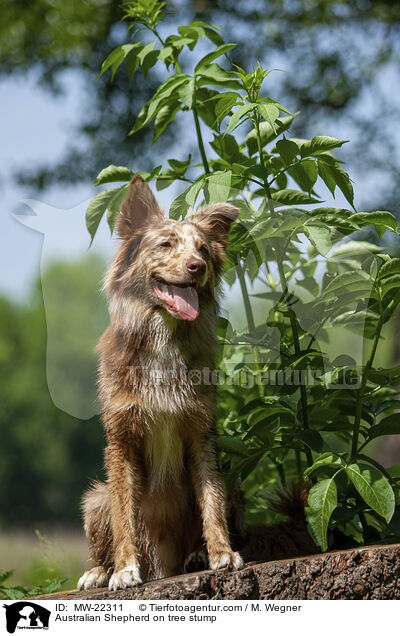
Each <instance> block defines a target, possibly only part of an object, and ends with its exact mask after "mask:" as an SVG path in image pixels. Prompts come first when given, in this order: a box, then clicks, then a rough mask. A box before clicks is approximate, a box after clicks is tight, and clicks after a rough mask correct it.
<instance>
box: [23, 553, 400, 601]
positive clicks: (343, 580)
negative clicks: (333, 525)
mask: <svg viewBox="0 0 400 636" xmlns="http://www.w3.org/2000/svg"><path fill="white" fill-rule="evenodd" d="M33 598H40V599H42V600H45V599H48V600H58V599H64V600H76V599H82V600H89V599H90V600H94V599H98V600H127V599H144V600H146V599H149V600H150V599H151V600H159V599H160V600H195V599H196V600H210V599H212V600H245V599H249V600H253V599H276V600H290V599H293V600H306V599H400V544H396V545H386V546H370V547H363V548H356V549H352V550H342V551H338V552H328V553H325V554H315V555H312V556H306V557H298V558H293V559H285V560H281V561H270V562H268V563H250V564H247V565H246V566H245V567H244V569H243V570H239V571H237V572H230V571H227V570H218V571H216V572H214V571H211V570H207V571H204V572H195V573H193V574H184V575H181V576H175V577H172V578H168V579H160V580H157V581H151V582H149V583H145V584H144V585H140V586H139V587H135V588H130V589H125V590H117V591H116V592H109V591H108V589H107V588H101V589H91V590H85V591H82V592H77V591H75V590H73V591H68V592H59V593H57V594H47V595H44V596H40V597H39V596H37V597H33Z"/></svg>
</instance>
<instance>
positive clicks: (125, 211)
mask: <svg viewBox="0 0 400 636" xmlns="http://www.w3.org/2000/svg"><path fill="white" fill-rule="evenodd" d="M162 218H163V215H162V212H161V210H160V208H159V206H158V203H157V201H156V200H155V198H154V195H153V193H152V191H151V190H150V188H149V186H148V185H147V183H146V182H145V181H144V180H143V179H142V177H140V176H139V175H135V176H134V177H133V179H132V181H131V185H130V188H129V192H128V196H127V197H126V199H125V201H124V202H123V204H122V207H121V213H120V215H119V217H118V221H117V224H116V229H117V232H118V235H119V236H120V237H121V238H122V239H125V240H127V239H130V238H132V237H133V236H134V235H137V234H138V233H139V232H140V231H142V230H144V228H145V227H146V225H150V224H151V223H153V222H154V221H155V220H156V219H162Z"/></svg>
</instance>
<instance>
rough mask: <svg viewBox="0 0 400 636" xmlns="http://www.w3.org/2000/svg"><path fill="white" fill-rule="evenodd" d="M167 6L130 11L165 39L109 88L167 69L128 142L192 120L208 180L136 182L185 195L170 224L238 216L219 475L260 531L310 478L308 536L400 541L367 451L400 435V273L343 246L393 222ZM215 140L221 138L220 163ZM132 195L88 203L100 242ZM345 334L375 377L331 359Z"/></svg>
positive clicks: (328, 140) (174, 164)
mask: <svg viewBox="0 0 400 636" xmlns="http://www.w3.org/2000/svg"><path fill="white" fill-rule="evenodd" d="M164 5H165V3H162V2H161V3H160V2H156V1H155V0H150V1H148V0H138V1H137V2H131V3H128V5H126V7H127V8H126V18H127V19H129V20H130V21H131V22H132V25H133V24H135V23H136V24H139V25H142V27H144V28H145V29H147V31H149V32H151V33H152V34H153V35H154V38H155V40H154V41H151V42H146V43H145V42H143V41H140V42H131V43H127V44H122V45H121V46H118V47H117V48H116V49H114V50H113V51H112V52H111V53H110V55H109V56H108V57H107V59H106V60H105V61H104V63H103V65H102V69H101V73H104V72H106V71H111V74H112V76H114V75H115V73H116V72H117V71H118V70H119V69H120V67H121V66H122V64H125V70H126V73H127V74H128V76H129V78H130V79H132V77H133V75H134V74H135V73H136V72H137V71H138V70H139V69H140V70H141V72H142V73H144V75H146V74H147V73H148V72H149V71H150V69H151V68H152V67H153V66H155V65H156V64H157V65H158V66H163V67H165V68H166V69H167V71H168V72H169V75H168V78H167V79H166V80H165V81H164V82H163V83H162V84H161V85H160V86H159V88H158V89H157V91H156V93H155V94H154V95H153V97H152V98H151V100H150V101H149V102H147V103H146V104H145V105H144V106H143V108H142V110H141V112H140V113H139V115H138V117H137V118H136V121H135V123H134V126H133V128H132V130H131V131H130V134H134V133H136V132H137V131H139V130H141V129H142V128H143V127H144V126H148V125H149V124H150V123H151V122H152V123H153V129H154V137H153V140H154V141H156V140H157V139H158V138H159V137H160V136H161V135H162V134H163V133H164V131H165V129H166V128H167V126H169V125H170V124H171V122H173V120H174V119H175V118H176V116H177V114H178V113H180V114H181V115H180V116H182V117H184V116H186V117H187V116H188V114H189V113H191V115H190V116H191V117H192V118H193V125H194V130H195V132H196V137H197V143H198V150H199V154H200V156H201V161H202V163H201V165H198V164H196V163H193V160H192V157H191V156H189V157H188V158H187V159H185V158H182V157H181V158H180V159H175V158H171V159H169V160H168V164H169V167H167V168H163V167H162V165H158V166H156V167H155V168H154V169H153V170H152V171H151V172H140V173H138V174H140V175H141V176H142V177H143V178H144V179H145V180H146V181H154V182H155V184H156V187H157V189H159V190H161V189H163V188H166V187H168V186H169V185H171V184H172V183H176V182H177V181H182V182H183V183H184V184H185V189H184V190H183V191H182V192H181V193H180V194H179V196H178V197H177V198H176V199H175V200H174V201H173V203H172V205H171V208H170V212H169V214H170V216H171V217H172V218H175V219H179V218H183V217H184V216H185V215H186V213H187V211H188V210H189V208H193V207H194V206H195V205H196V204H201V203H202V202H205V203H212V202H218V201H222V200H224V201H226V200H228V199H229V200H230V201H232V202H234V203H235V205H237V206H238V207H239V208H240V209H241V215H240V223H236V224H235V226H234V228H233V230H232V232H231V237H230V245H229V251H228V261H227V266H226V271H225V280H226V283H227V284H228V285H230V286H233V285H235V284H237V285H238V286H239V287H240V290H241V294H242V297H243V306H244V309H245V314H246V320H247V327H246V329H245V330H244V331H243V330H242V331H238V330H235V329H234V328H233V326H232V325H231V324H230V323H229V322H228V321H227V320H226V319H222V318H221V319H220V324H219V330H218V333H219V337H220V340H221V344H222V350H223V355H222V356H221V360H220V367H219V368H220V371H221V372H225V373H226V374H227V375H226V380H227V381H226V382H225V384H223V385H222V386H221V387H220V391H219V423H218V425H219V432H220V436H219V439H218V445H219V447H220V450H221V458H220V461H221V468H222V470H223V471H224V472H225V473H226V474H227V479H228V483H229V482H231V481H233V480H235V479H237V478H238V477H240V478H241V479H242V480H245V486H246V489H247V495H248V497H249V499H250V501H251V508H252V514H253V516H252V518H253V519H263V518H265V517H264V512H263V507H265V503H264V501H263V493H264V491H265V488H266V487H268V486H269V485H271V484H273V483H276V482H277V480H278V479H279V480H280V481H281V482H282V483H283V484H285V483H287V481H288V480H289V479H292V478H298V477H302V478H303V479H304V480H305V482H306V483H307V484H308V486H309V487H310V491H309V496H308V501H307V506H306V515H307V519H308V523H309V527H310V531H311V533H312V535H313V537H314V538H315V540H316V541H317V543H318V544H319V545H320V547H321V549H322V550H326V549H327V548H328V545H332V544H333V545H337V542H338V541H342V542H343V540H345V538H346V537H349V538H350V541H353V542H358V543H363V542H367V541H368V542H371V541H378V540H384V541H388V540H391V539H394V538H395V537H399V536H400V525H399V521H400V517H399V507H398V506H396V501H397V500H398V497H399V487H398V483H399V479H400V465H396V466H393V467H392V468H390V469H384V468H383V467H382V466H381V465H380V464H379V463H377V462H376V461H375V459H374V458H373V457H371V456H370V455H367V454H366V452H365V448H366V447H367V446H368V445H369V444H370V443H371V442H372V441H373V440H375V439H376V438H378V437H380V436H382V435H388V434H393V433H400V415H399V414H398V401H397V391H396V388H395V387H396V385H398V384H399V381H400V367H395V368H388V369H386V368H376V367H375V366H374V360H375V357H376V352H377V347H378V345H379V343H380V341H381V339H382V329H383V328H384V325H386V323H388V321H389V320H390V319H391V318H392V317H393V315H394V313H395V310H396V308H397V306H398V304H399V302H400V288H399V283H400V259H399V258H392V257H391V256H390V255H389V253H388V250H387V249H384V248H383V247H379V245H375V244H371V243H368V242H366V241H360V240H357V241H354V240H346V241H344V242H343V238H347V237H351V235H353V234H354V233H357V236H356V238H358V239H359V238H360V234H359V233H360V232H362V231H364V228H371V227H372V228H375V230H376V232H377V233H378V235H379V237H380V238H382V236H383V234H384V233H385V232H387V231H388V232H390V233H392V234H394V235H398V233H399V227H398V223H397V220H396V218H395V217H394V216H393V215H392V214H391V213H390V212H387V211H376V212H368V213H366V212H357V211H356V209H355V207H354V193H353V186H352V182H351V179H350V177H349V175H348V174H347V172H345V170H344V169H343V166H342V162H341V161H340V160H339V159H338V158H337V157H336V154H334V153H335V152H336V150H337V149H339V148H340V147H341V146H342V145H343V144H344V143H345V141H344V140H340V139H334V138H332V137H328V136H315V137H313V138H312V139H295V138H290V136H289V135H290V133H289V131H290V126H291V124H292V122H293V120H294V118H295V117H296V116H297V113H291V112H289V110H287V109H286V108H285V107H284V106H282V105H281V104H280V103H279V102H277V101H276V100H275V99H272V98H270V97H266V96H265V93H264V91H263V88H264V84H265V83H266V82H265V81H266V80H267V78H268V81H269V75H270V73H271V71H267V70H265V69H263V68H262V67H261V66H260V65H258V66H257V68H256V69H255V70H254V71H252V72H250V73H247V72H246V71H245V70H243V69H242V68H239V67H237V66H234V65H233V67H232V65H231V64H230V65H229V70H227V69H226V68H225V67H223V66H221V64H220V63H219V62H220V61H221V58H223V59H224V60H225V66H226V63H228V64H229V58H228V54H229V52H230V51H232V49H234V47H235V44H233V43H225V41H224V39H223V37H222V35H221V33H220V30H219V29H218V28H217V27H216V26H213V25H209V24H206V23H205V22H201V21H196V22H192V23H191V24H190V25H189V26H180V27H179V28H178V32H177V34H172V35H169V36H168V37H166V38H162V37H161V35H160V32H159V22H160V21H161V19H162V15H163V9H164ZM207 41H208V42H209V43H210V45H212V46H213V48H212V49H211V50H210V51H209V52H208V53H206V54H205V55H204V56H203V57H201V58H200V59H196V63H195V65H194V69H193V70H192V71H191V72H190V73H189V72H188V73H186V72H183V71H182V69H181V64H182V66H183V63H184V64H185V66H184V68H185V69H186V67H187V66H188V63H187V62H186V61H185V60H186V59H188V60H189V61H190V60H191V59H193V57H194V55H192V54H190V55H189V54H188V53H189V52H190V51H193V50H194V49H196V47H199V43H200V42H202V43H203V44H202V45H201V47H202V50H203V48H204V42H207ZM217 60H219V61H218V62H217ZM185 111H187V113H188V114H186V115H185ZM204 126H205V127H206V129H207V134H208V135H209V134H211V133H212V135H213V139H212V141H211V142H210V143H209V146H210V147H211V149H212V150H210V148H208V146H207V149H206V144H205V142H204V140H203V132H202V128H204ZM243 130H246V133H247V134H246V135H244V134H243V135H242V131H243ZM211 153H212V154H211ZM132 176H133V173H132V171H131V170H130V169H129V168H128V167H123V166H114V165H111V166H108V167H106V168H105V169H104V170H102V171H101V172H100V174H99V175H98V177H97V180H96V182H95V184H96V185H102V184H106V183H111V182H122V183H124V182H128V181H130V179H131V178H132ZM317 185H318V186H322V187H323V188H324V186H326V189H327V191H328V192H329V193H330V194H331V195H332V196H333V197H334V196H335V193H337V192H338V191H340V192H341V193H342V195H343V197H344V199H345V200H346V201H347V203H348V206H349V207H348V208H346V209H344V208H336V207H323V205H322V203H323V202H322V201H321V198H320V196H319V195H318V193H317V192H316V190H315V188H316V186H317ZM128 187H129V185H128V184H127V183H124V185H121V186H118V187H117V188H112V189H110V190H105V191H102V192H100V193H99V194H97V196H95V197H94V199H93V200H92V201H91V203H90V205H89V207H88V210H87V227H88V230H89V232H90V235H91V237H92V240H93V238H94V236H95V233H96V230H97V228H98V225H99V223H100V221H101V218H102V216H103V215H104V213H105V212H106V211H108V212H107V221H108V224H109V226H110V229H111V231H112V230H113V228H114V223H115V220H116V217H117V215H118V213H119V210H120V206H121V203H122V201H123V199H124V198H125V196H126V193H127V189H128ZM328 192H327V193H328ZM249 289H253V290H254V291H257V293H255V294H253V295H251V294H250V292H249ZM260 289H261V291H259V290H260ZM254 296H255V298H256V300H255V301H254V302H252V297H254ZM255 302H256V303H257V308H258V309H257V315H261V319H260V320H258V319H256V311H255V307H256V305H255ZM260 303H264V305H260ZM260 307H262V309H260ZM260 312H262V313H261V314H260ZM338 328H340V329H346V330H348V331H349V332H350V333H351V334H357V335H358V336H362V340H363V343H365V344H367V345H368V348H369V352H368V353H367V356H366V362H365V364H357V362H356V360H355V359H354V358H353V357H352V356H349V355H348V354H341V355H337V352H336V355H328V349H329V346H328V345H329V341H330V339H331V344H332V338H333V340H335V338H336V336H335V334H336V333H337V332H336V331H335V329H338ZM354 337H356V336H354ZM333 344H334V343H333ZM331 348H332V347H331ZM360 362H362V360H360ZM243 374H244V375H245V377H246V384H247V386H246V387H243V386H241V385H240V377H241V375H242V376H243ZM250 380H251V381H250ZM335 542H336V543H335Z"/></svg>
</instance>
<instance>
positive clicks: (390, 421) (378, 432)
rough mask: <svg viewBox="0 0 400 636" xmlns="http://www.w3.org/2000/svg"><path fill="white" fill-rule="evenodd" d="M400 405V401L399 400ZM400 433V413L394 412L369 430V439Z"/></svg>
mask: <svg viewBox="0 0 400 636" xmlns="http://www.w3.org/2000/svg"><path fill="white" fill-rule="evenodd" d="M399 406H400V402H399ZM399 434H400V413H393V414H392V415H389V416H388V417H385V418H384V419H383V420H381V421H380V422H379V424H375V425H374V426H371V428H370V429H369V431H368V437H369V439H374V438H375V437H381V436H382V435H399Z"/></svg>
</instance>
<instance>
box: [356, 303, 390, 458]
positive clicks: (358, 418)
mask: <svg viewBox="0 0 400 636" xmlns="http://www.w3.org/2000/svg"><path fill="white" fill-rule="evenodd" d="M383 322H384V316H383V315H381V317H380V319H379V322H378V325H377V328H376V334H375V338H374V341H373V343H372V347H371V351H370V352H369V356H368V360H367V364H366V365H365V367H364V371H363V374H362V380H361V386H360V388H359V390H358V395H357V405H356V414H355V417H354V430H353V437H352V441H351V456H350V461H354V460H355V457H356V455H357V448H358V436H359V434H360V425H361V414H362V401H363V397H364V393H365V387H366V386H367V381H368V375H369V372H370V370H371V367H372V364H373V362H374V357H375V353H376V349H377V347H378V342H379V338H380V336H381V331H382V327H383Z"/></svg>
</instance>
